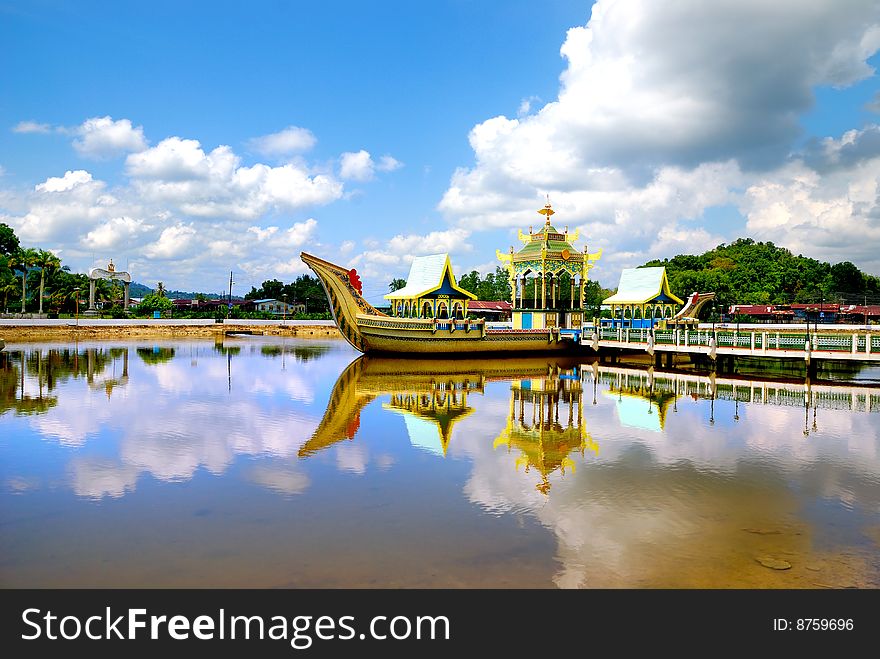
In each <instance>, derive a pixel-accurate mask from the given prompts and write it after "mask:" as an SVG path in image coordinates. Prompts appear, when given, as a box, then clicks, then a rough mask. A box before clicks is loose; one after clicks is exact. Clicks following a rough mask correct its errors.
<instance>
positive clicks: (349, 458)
mask: <svg viewBox="0 0 880 659" xmlns="http://www.w3.org/2000/svg"><path fill="white" fill-rule="evenodd" d="M368 462H369V456H368V455H367V449H366V447H365V446H364V445H363V444H347V445H343V446H337V447H336V466H337V468H338V469H339V470H340V471H350V472H352V473H355V474H358V475H361V474H363V473H365V472H366V471H367V463H368Z"/></svg>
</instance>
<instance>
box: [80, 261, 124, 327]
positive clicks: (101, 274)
mask: <svg viewBox="0 0 880 659" xmlns="http://www.w3.org/2000/svg"><path fill="white" fill-rule="evenodd" d="M98 279H118V280H119V281H121V282H122V287H123V289H124V291H125V294H124V298H123V301H122V308H123V309H125V310H128V300H129V294H128V291H129V288H130V287H131V275H130V274H128V273H127V272H118V271H117V270H116V266H115V265H113V259H110V264H109V265H108V266H107V269H106V270H105V269H104V268H92V269H91V270H89V309H88V311H86V313H87V314H97V313H98V309H97V307H96V306H95V282H96V281H97V280H98Z"/></svg>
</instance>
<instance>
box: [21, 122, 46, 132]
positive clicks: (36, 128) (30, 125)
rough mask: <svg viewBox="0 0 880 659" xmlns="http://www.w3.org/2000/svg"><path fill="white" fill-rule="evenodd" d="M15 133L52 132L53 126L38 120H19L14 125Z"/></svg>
mask: <svg viewBox="0 0 880 659" xmlns="http://www.w3.org/2000/svg"><path fill="white" fill-rule="evenodd" d="M12 132H13V133H51V132H52V126H50V125H49V124H41V123H40V122H38V121H19V122H18V123H17V124H15V126H13V127H12Z"/></svg>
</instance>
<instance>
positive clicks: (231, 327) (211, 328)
mask: <svg viewBox="0 0 880 659" xmlns="http://www.w3.org/2000/svg"><path fill="white" fill-rule="evenodd" d="M235 332H241V333H247V334H254V335H264V336H296V337H304V338H341V335H340V334H339V330H337V329H336V327H332V326H327V325H295V326H293V325H281V324H279V325H259V326H255V325H235V324H232V323H223V324H217V325H102V326H79V327H77V326H75V325H3V326H2V327H0V339H3V340H5V341H6V344H7V345H9V344H11V343H19V342H20V343H24V342H29V341H64V340H69V339H77V340H89V341H96V340H102V339H108V340H116V339H128V338H183V337H186V338H192V337H204V338H212V337H218V336H223V335H225V334H230V333H235Z"/></svg>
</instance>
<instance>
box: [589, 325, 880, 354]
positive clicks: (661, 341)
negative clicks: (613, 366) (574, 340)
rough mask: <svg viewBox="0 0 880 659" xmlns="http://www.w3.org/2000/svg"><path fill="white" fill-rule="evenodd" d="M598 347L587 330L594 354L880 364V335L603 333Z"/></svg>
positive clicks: (701, 331) (703, 331)
mask: <svg viewBox="0 0 880 659" xmlns="http://www.w3.org/2000/svg"><path fill="white" fill-rule="evenodd" d="M595 338H597V339H598V341H596V340H595V339H594V334H593V333H592V332H591V331H590V332H588V331H587V330H585V331H584V332H583V333H582V338H581V345H584V346H588V347H593V348H597V347H598V348H617V349H621V350H635V351H644V352H648V353H651V354H654V353H656V352H674V353H684V354H705V355H710V356H715V355H731V356H739V357H758V358H760V357H772V358H774V359H780V358H781V359H802V360H806V359H807V357H808V355H809V358H810V359H842V360H855V361H865V362H880V329H878V331H877V332H874V333H872V332H864V331H862V332H834V333H831V332H825V333H822V332H810V333H807V332H800V333H792V332H781V331H757V330H756V331H748V330H747V331H739V332H737V331H731V330H721V331H715V332H713V331H712V330H709V329H698V330H681V329H675V330H654V331H653V335H652V332H651V330H650V329H614V328H602V329H601V330H600V334H599V335H598V337H595Z"/></svg>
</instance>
